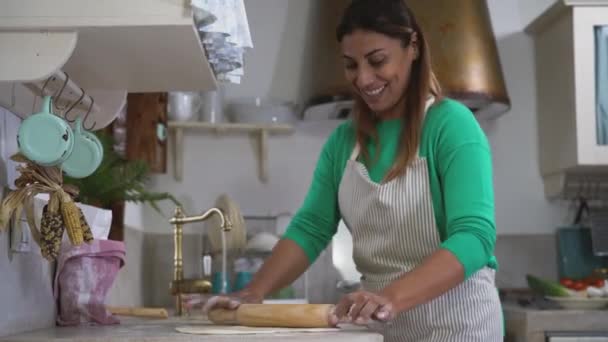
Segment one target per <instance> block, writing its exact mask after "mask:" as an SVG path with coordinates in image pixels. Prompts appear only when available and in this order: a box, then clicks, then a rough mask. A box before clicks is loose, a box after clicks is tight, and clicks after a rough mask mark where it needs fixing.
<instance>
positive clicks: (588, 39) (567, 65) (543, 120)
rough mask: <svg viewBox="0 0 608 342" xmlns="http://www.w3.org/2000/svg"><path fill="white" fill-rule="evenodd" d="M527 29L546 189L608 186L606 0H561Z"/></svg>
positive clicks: (551, 192)
mask: <svg viewBox="0 0 608 342" xmlns="http://www.w3.org/2000/svg"><path fill="white" fill-rule="evenodd" d="M526 32H528V33H529V34H530V35H531V36H532V38H533V44H534V56H535V64H536V95H537V115H538V134H539V147H540V148H539V162H540V171H541V174H542V176H543V178H544V181H545V192H546V195H547V196H549V197H555V196H558V195H561V196H566V197H575V196H577V195H578V194H583V193H582V192H584V191H587V192H589V191H593V193H594V194H595V193H598V192H599V190H600V189H601V188H602V187H603V186H608V185H604V177H605V175H606V174H608V173H607V172H608V34H605V33H604V32H606V33H608V1H572V0H568V1H558V2H557V3H555V4H554V5H553V6H552V7H551V8H549V9H548V10H547V11H546V12H544V13H543V14H541V15H540V16H539V17H538V18H536V19H535V20H534V21H533V22H532V23H531V24H530V25H529V26H528V27H527V28H526ZM583 195H586V196H589V194H583Z"/></svg>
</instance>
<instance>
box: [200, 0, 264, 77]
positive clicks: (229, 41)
mask: <svg viewBox="0 0 608 342" xmlns="http://www.w3.org/2000/svg"><path fill="white" fill-rule="evenodd" d="M191 4H192V9H193V13H194V20H195V23H196V26H197V29H198V32H199V36H200V38H201V42H202V44H203V47H204V48H205V51H206V52H207V58H208V60H209V63H210V64H211V67H212V69H213V72H214V73H215V76H216V78H217V79H218V81H223V82H231V83H237V84H238V83H240V82H241V77H242V76H243V75H244V66H243V65H244V59H243V55H244V53H245V49H247V48H253V41H252V39H251V32H250V30H249V21H248V20H247V12H246V10H245V3H244V2H243V0H192V1H191Z"/></svg>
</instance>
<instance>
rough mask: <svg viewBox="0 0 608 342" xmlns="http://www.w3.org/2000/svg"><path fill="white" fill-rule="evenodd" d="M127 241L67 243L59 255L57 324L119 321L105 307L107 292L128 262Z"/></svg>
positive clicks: (55, 290) (104, 323)
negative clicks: (126, 261)
mask: <svg viewBox="0 0 608 342" xmlns="http://www.w3.org/2000/svg"><path fill="white" fill-rule="evenodd" d="M125 254H126V252H125V244H124V243H123V242H119V241H111V240H94V241H93V242H92V243H91V244H90V245H88V244H86V243H84V244H82V245H80V246H78V247H73V246H71V245H64V247H63V248H62V250H61V253H60V255H59V259H58V264H57V272H56V275H55V284H54V293H55V300H56V301H57V304H58V309H59V310H58V311H59V313H58V316H57V324H58V325H62V326H66V325H79V324H81V323H97V324H103V325H106V324H118V323H120V321H119V320H118V319H117V318H115V317H114V316H112V314H111V313H110V312H108V311H107V310H106V308H105V298H106V294H107V293H108V291H109V290H110V288H111V287H112V284H113V283H114V279H115V278H116V275H117V274H118V271H119V270H120V269H121V268H122V267H123V266H124V264H125Z"/></svg>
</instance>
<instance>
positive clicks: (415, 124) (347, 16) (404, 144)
mask: <svg viewBox="0 0 608 342" xmlns="http://www.w3.org/2000/svg"><path fill="white" fill-rule="evenodd" d="M356 30H365V31H372V32H376V33H380V34H384V35H386V36H389V37H391V38H395V39H399V40H400V41H401V43H402V46H403V47H404V48H405V47H408V46H409V45H410V44H411V41H412V36H413V35H414V33H415V34H416V37H417V42H418V58H417V59H416V60H414V62H413V64H412V68H411V71H410V79H409V82H408V85H407V88H406V90H405V94H404V95H403V96H405V111H404V113H403V119H404V128H405V129H404V131H403V132H402V136H401V145H400V146H401V147H400V153H399V156H398V158H397V160H396V161H395V164H394V165H393V167H392V169H391V170H390V171H389V172H388V174H387V176H386V177H385V181H388V180H391V179H393V178H395V177H397V176H398V175H401V174H403V173H404V172H405V170H406V169H407V166H408V165H409V164H410V163H411V162H412V161H413V160H414V159H415V158H416V154H417V151H418V145H419V144H420V136H421V131H422V121H423V118H424V110H425V105H426V101H427V100H428V98H429V96H434V97H435V100H436V101H439V99H440V98H441V97H442V94H441V87H440V86H439V82H438V81H437V78H436V77H435V74H434V73H433V70H432V67H431V57H430V54H429V49H428V45H427V42H426V39H425V36H424V33H423V32H422V30H421V28H420V26H419V25H418V23H417V22H416V19H415V18H414V15H413V13H412V11H411V10H410V8H409V7H408V6H407V4H406V2H405V1H403V0H353V1H352V2H351V4H350V5H349V6H348V7H347V8H346V10H345V11H344V14H343V16H342V19H341V21H340V23H339V25H338V27H337V29H336V38H337V39H338V42H342V39H343V38H344V36H346V35H349V34H351V33H353V32H354V31H356ZM354 96H355V108H354V111H353V117H354V124H355V129H356V132H357V133H356V136H357V142H358V143H359V145H360V146H361V147H362V149H361V151H362V155H363V157H364V158H365V159H366V160H367V161H369V160H368V159H369V154H368V153H367V150H366V149H365V148H363V147H364V146H366V143H367V142H368V141H369V140H370V139H377V134H376V131H375V124H376V123H377V121H378V118H377V117H375V116H374V115H373V113H372V112H371V110H370V108H369V107H368V106H367V104H366V103H365V101H363V99H362V98H361V97H360V96H359V95H357V94H355V95H354Z"/></svg>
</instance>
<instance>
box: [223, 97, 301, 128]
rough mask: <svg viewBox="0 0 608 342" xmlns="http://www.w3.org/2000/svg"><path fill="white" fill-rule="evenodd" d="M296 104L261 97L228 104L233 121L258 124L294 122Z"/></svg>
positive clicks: (228, 115) (295, 118)
mask: <svg viewBox="0 0 608 342" xmlns="http://www.w3.org/2000/svg"><path fill="white" fill-rule="evenodd" d="M294 107H295V106H294V105H293V104H291V103H288V102H280V101H274V100H264V99H261V98H259V97H258V98H252V99H240V100H235V101H233V102H232V103H230V104H229V105H228V112H227V117H228V120H230V121H231V122H235V123H236V122H238V123H256V124H293V123H295V121H296V120H297V117H296V113H295V108H294Z"/></svg>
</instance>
